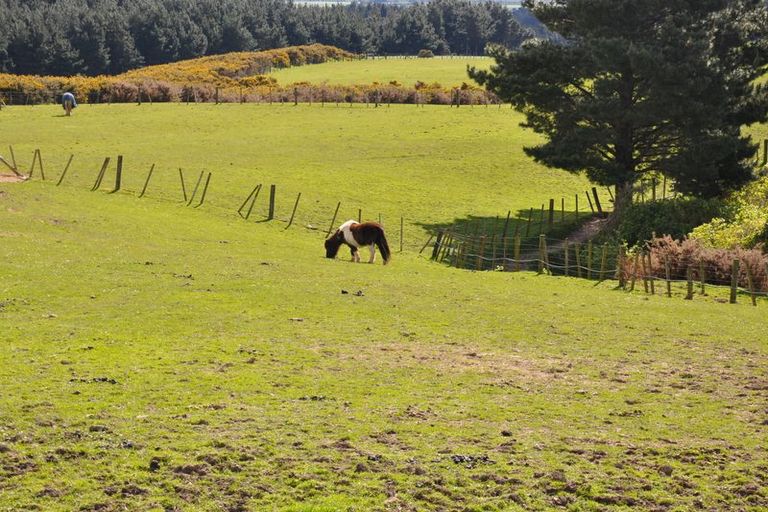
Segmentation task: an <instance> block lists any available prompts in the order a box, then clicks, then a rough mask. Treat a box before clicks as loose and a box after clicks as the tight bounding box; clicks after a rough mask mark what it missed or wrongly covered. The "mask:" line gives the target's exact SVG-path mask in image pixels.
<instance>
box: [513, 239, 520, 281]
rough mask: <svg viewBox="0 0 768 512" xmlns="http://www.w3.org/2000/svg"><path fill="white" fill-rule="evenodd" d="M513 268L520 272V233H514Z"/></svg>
mask: <svg viewBox="0 0 768 512" xmlns="http://www.w3.org/2000/svg"><path fill="white" fill-rule="evenodd" d="M514 251H515V270H516V271H517V272H520V233H516V234H515V247H514Z"/></svg>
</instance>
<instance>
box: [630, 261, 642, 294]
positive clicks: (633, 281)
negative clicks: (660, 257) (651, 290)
mask: <svg viewBox="0 0 768 512" xmlns="http://www.w3.org/2000/svg"><path fill="white" fill-rule="evenodd" d="M638 259H640V254H638V253H635V261H634V266H633V269H632V281H631V283H630V284H629V291H630V292H633V291H635V282H636V281H637V264H638V261H637V260H638Z"/></svg>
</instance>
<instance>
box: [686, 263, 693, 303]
mask: <svg viewBox="0 0 768 512" xmlns="http://www.w3.org/2000/svg"><path fill="white" fill-rule="evenodd" d="M685 277H686V279H687V281H688V293H687V294H686V296H685V300H693V268H692V267H691V266H690V265H689V266H688V271H687V272H686V276H685Z"/></svg>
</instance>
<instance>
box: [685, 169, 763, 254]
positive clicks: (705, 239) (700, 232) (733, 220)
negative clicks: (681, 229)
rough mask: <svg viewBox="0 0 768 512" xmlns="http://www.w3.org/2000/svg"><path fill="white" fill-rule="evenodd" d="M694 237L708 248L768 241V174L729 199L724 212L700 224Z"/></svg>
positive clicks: (693, 233)
mask: <svg viewBox="0 0 768 512" xmlns="http://www.w3.org/2000/svg"><path fill="white" fill-rule="evenodd" d="M691 237H692V238H695V239H697V240H700V241H701V242H702V243H703V244H705V245H707V246H709V247H719V248H723V249H729V248H733V247H739V246H741V247H755V246H757V245H760V244H763V245H766V244H767V243H768V176H763V177H762V178H760V179H758V180H757V181H755V182H754V183H751V184H750V185H748V186H747V187H745V188H744V189H742V190H740V191H739V192H736V193H735V194H733V195H732V196H731V197H730V198H729V199H728V200H727V201H726V208H725V210H724V215H721V216H718V217H717V218H714V219H712V220H711V221H710V222H708V223H706V224H702V225H701V226H698V227H697V228H696V229H694V230H693V231H692V232H691Z"/></svg>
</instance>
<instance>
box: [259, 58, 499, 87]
mask: <svg viewBox="0 0 768 512" xmlns="http://www.w3.org/2000/svg"><path fill="white" fill-rule="evenodd" d="M492 62H493V59H491V58H490V57H456V58H439V57H438V58H433V59H416V58H410V59H402V58H391V59H380V58H379V59H366V60H357V61H342V62H326V63H324V64H314V65H308V66H296V67H291V68H286V69H280V70H276V71H274V72H273V73H272V76H274V77H275V78H276V79H277V81H278V83H280V84H291V83H294V82H310V83H323V82H327V83H329V84H370V83H372V82H379V83H389V82H391V81H393V80H396V81H398V82H400V83H401V84H403V85H408V86H411V85H413V84H414V83H416V82H417V81H422V82H425V83H433V82H437V83H439V84H441V85H443V86H446V87H450V86H454V85H461V84H462V83H464V82H466V83H470V84H474V81H472V80H470V78H469V77H468V76H467V66H468V65H469V66H474V67H477V68H480V69H487V68H489V67H490V66H491V63H492Z"/></svg>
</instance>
